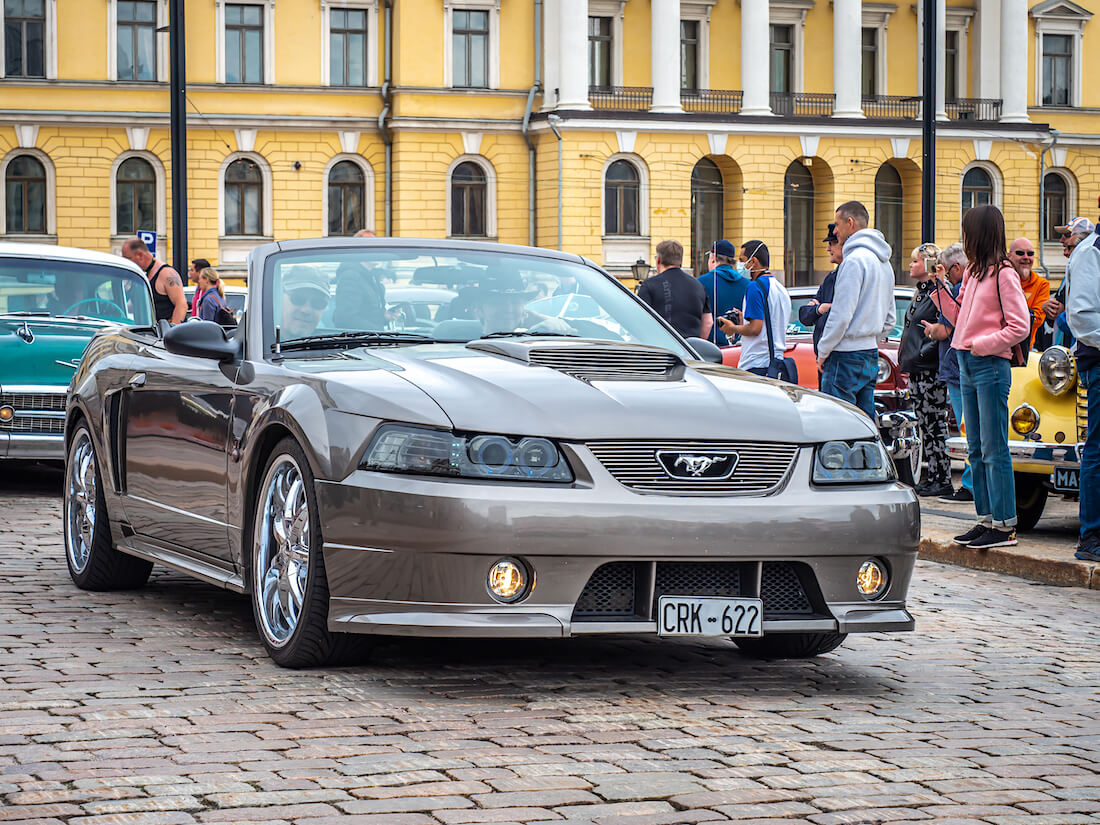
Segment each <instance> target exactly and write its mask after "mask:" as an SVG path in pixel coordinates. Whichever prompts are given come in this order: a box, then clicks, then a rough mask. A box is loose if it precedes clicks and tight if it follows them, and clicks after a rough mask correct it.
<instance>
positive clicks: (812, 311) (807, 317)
mask: <svg viewBox="0 0 1100 825" xmlns="http://www.w3.org/2000/svg"><path fill="white" fill-rule="evenodd" d="M839 271H840V269H839V267H838V268H837V269H834V270H833V271H832V272H830V273H829V274H828V275H826V276H825V280H824V281H822V282H821V286H819V287H818V288H817V294H816V295H814V298H816V299H817V303H818V304H831V303H832V302H833V296H834V295H835V294H836V273H837V272H839ZM798 320H799V321H800V322H801V323H802V326H804V327H813V330H814V354H815V355H816V354H817V342H818V341H820V340H821V333H823V332H824V331H825V322H826V321H828V320H829V313H828V312H823V313H822V314H821V315H818V314H817V304H812V305H811V304H803V305H802V306H800V307H799V308H798Z"/></svg>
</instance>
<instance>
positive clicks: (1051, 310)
mask: <svg viewBox="0 0 1100 825" xmlns="http://www.w3.org/2000/svg"><path fill="white" fill-rule="evenodd" d="M1065 308H1066V307H1065V304H1063V303H1062V302H1061V301H1059V300H1058V299H1057V298H1051V299H1050V300H1049V301H1045V302H1044V303H1043V315H1045V316H1046V317H1047V320H1048V321H1050V322H1051V323H1052V324H1053V323H1054V321H1055V320H1057V318H1058V316H1059V315H1061V314H1062V311H1063V310H1064V309H1065Z"/></svg>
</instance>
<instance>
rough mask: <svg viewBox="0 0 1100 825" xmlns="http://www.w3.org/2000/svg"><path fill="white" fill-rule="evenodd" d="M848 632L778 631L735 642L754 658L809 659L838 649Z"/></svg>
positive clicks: (737, 639)
mask: <svg viewBox="0 0 1100 825" xmlns="http://www.w3.org/2000/svg"><path fill="white" fill-rule="evenodd" d="M846 638H848V634H847V633H776V634H773V635H771V636H761V637H760V638H735V639H734V640H733V643H734V644H736V645H737V647H738V648H740V650H741V652H742V653H744V654H745V655H746V656H751V657H753V658H754V659H809V658H811V657H813V656H820V655H821V654H822V653H828V652H829V651H830V650H836V649H837V648H838V647H840V646H841V645H842V644H843V643H844V640H845V639H846Z"/></svg>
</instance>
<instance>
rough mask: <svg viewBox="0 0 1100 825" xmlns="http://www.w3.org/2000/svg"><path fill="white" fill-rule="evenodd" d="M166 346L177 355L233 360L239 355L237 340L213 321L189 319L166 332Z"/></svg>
mask: <svg viewBox="0 0 1100 825" xmlns="http://www.w3.org/2000/svg"><path fill="white" fill-rule="evenodd" d="M164 348H165V349H166V350H168V351H169V352H171V353H174V354H175V355H190V356H192V357H194V358H212V359H214V360H215V361H232V360H233V359H234V358H236V357H237V353H238V349H237V342H236V341H235V340H234V339H232V338H226V336H225V330H224V329H222V328H221V327H220V326H218V325H217V324H215V323H214V322H213V321H188V322H187V323H186V324H179V325H177V326H174V327H172V328H171V329H170V330H168V332H166V333H165V334H164Z"/></svg>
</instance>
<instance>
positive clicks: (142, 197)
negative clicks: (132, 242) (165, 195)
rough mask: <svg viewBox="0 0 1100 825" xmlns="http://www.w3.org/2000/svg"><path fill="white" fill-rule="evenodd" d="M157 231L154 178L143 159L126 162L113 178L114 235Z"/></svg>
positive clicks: (127, 160) (150, 167) (151, 170)
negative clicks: (145, 230) (141, 230)
mask: <svg viewBox="0 0 1100 825" xmlns="http://www.w3.org/2000/svg"><path fill="white" fill-rule="evenodd" d="M139 229H148V230H151V231H153V232H156V231H157V178H156V174H155V173H154V172H153V164H151V163H149V161H147V160H145V159H144V158H127V159H126V160H124V161H123V162H122V163H121V164H119V167H118V172H117V174H116V176H115V232H116V233H117V234H119V235H133V234H134V233H135V232H137V231H138V230H139Z"/></svg>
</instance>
